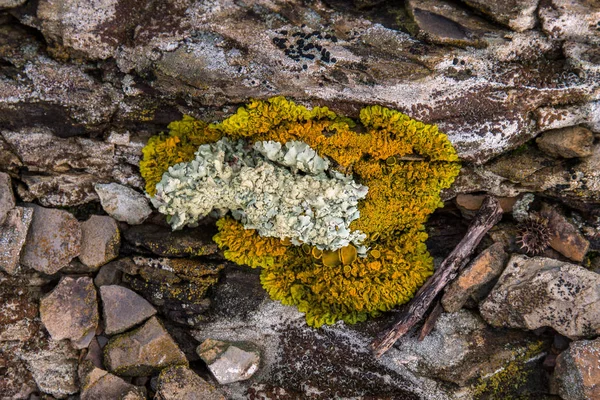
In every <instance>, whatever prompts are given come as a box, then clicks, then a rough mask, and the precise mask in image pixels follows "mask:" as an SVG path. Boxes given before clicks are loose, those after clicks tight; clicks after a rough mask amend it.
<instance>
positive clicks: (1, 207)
mask: <svg viewBox="0 0 600 400" xmlns="http://www.w3.org/2000/svg"><path fill="white" fill-rule="evenodd" d="M14 207H15V195H14V194H13V190H12V185H11V180H10V176H9V175H8V174H5V173H3V172H0V225H1V224H3V223H4V220H5V219H6V216H7V214H8V212H9V211H10V210H12V209H13V208H14Z"/></svg>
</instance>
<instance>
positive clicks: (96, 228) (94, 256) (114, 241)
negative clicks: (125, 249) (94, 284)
mask: <svg viewBox="0 0 600 400" xmlns="http://www.w3.org/2000/svg"><path fill="white" fill-rule="evenodd" d="M81 233H82V236H81V253H80V254H79V260H80V261H81V262H82V263H83V264H85V265H87V266H88V267H91V268H99V267H100V266H102V265H104V264H106V263H108V262H109V261H111V260H114V259H115V258H117V256H118V255H119V247H120V246H121V235H120V232H119V226H118V225H117V221H115V220H114V219H112V218H111V217H108V216H101V215H92V216H91V217H90V218H89V219H88V220H87V221H85V222H84V223H82V224H81Z"/></svg>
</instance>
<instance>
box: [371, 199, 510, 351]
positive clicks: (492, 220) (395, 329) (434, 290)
mask: <svg viewBox="0 0 600 400" xmlns="http://www.w3.org/2000/svg"><path fill="white" fill-rule="evenodd" d="M500 218H502V208H501V207H500V204H499V203H498V200H497V199H496V198H494V197H491V196H488V197H486V198H485V200H484V201H483V204H481V208H480V209H479V211H478V212H477V215H476V216H475V218H474V219H473V221H472V222H471V225H470V226H469V229H468V230H467V233H466V235H465V236H464V237H463V238H462V240H461V241H460V243H459V244H458V245H457V246H456V247H455V248H454V250H452V253H450V255H449V256H448V257H446V259H445V260H444V261H443V262H442V265H440V267H439V268H438V269H437V270H436V271H435V273H434V274H433V276H432V277H431V278H429V280H427V282H425V284H424V285H423V286H421V289H419V291H418V292H417V294H416V295H415V297H414V298H413V299H412V300H411V303H410V306H409V307H408V310H407V311H405V312H403V313H402V314H401V315H400V319H399V320H398V321H397V322H396V323H395V324H394V325H393V326H392V327H391V328H390V329H388V330H387V331H384V332H382V333H381V334H380V335H379V336H378V337H377V338H376V339H375V340H374V341H373V343H371V349H372V350H373V353H374V354H375V356H376V357H381V356H382V355H383V353H385V352H386V351H388V350H389V349H390V347H392V346H393V345H394V343H396V340H398V339H399V338H401V337H402V336H403V335H405V334H406V332H408V331H409V330H410V329H411V328H412V327H413V326H414V325H415V324H416V323H417V322H419V321H420V320H421V318H423V315H425V312H426V311H427V309H428V308H429V306H430V305H431V302H432V301H433V300H434V299H435V297H436V296H437V295H438V293H440V292H441V290H442V289H443V288H444V286H446V284H447V283H448V282H450V281H451V280H452V279H454V277H455V276H456V273H457V272H458V270H459V269H460V268H461V267H462V266H463V265H464V264H465V263H466V262H467V261H468V257H469V256H470V255H471V253H473V251H474V250H475V248H476V247H477V245H478V244H479V242H480V241H481V239H483V236H484V235H485V234H486V232H487V231H488V230H490V228H491V227H493V226H494V225H496V223H497V222H498V221H500Z"/></svg>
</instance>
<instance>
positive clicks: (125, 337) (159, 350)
mask: <svg viewBox="0 0 600 400" xmlns="http://www.w3.org/2000/svg"><path fill="white" fill-rule="evenodd" d="M104 357H105V359H104V362H105V364H106V366H107V367H108V369H109V370H110V371H111V372H113V373H116V374H117V375H121V376H146V375H148V374H150V373H152V372H154V371H159V370H161V369H162V368H165V367H168V366H171V365H188V361H187V359H186V358H185V355H184V354H183V353H182V352H181V350H179V347H177V344H176V343H175V342H174V341H173V339H172V338H171V336H169V334H168V332H167V331H166V330H165V328H164V327H163V326H162V324H161V323H160V321H159V320H158V319H157V318H156V317H152V318H151V319H150V320H148V322H146V323H145V324H144V325H142V326H141V327H140V328H138V329H135V330H133V331H131V332H128V333H124V334H121V335H118V336H115V337H113V338H112V339H111V340H110V342H109V343H108V344H107V345H106V347H105V349H104Z"/></svg>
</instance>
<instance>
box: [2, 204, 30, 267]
mask: <svg viewBox="0 0 600 400" xmlns="http://www.w3.org/2000/svg"><path fill="white" fill-rule="evenodd" d="M32 219H33V209H32V208H29V207H27V208H23V207H15V208H13V209H12V210H10V211H9V212H8V214H7V216H6V218H5V220H4V223H3V224H0V249H1V250H0V270H3V271H5V272H6V273H8V274H10V275H15V274H16V273H17V271H18V268H19V258H20V255H21V249H22V248H23V245H24V244H25V239H26V238H27V232H28V230H29V225H30V224H31V220H32Z"/></svg>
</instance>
